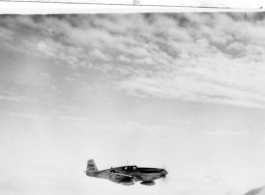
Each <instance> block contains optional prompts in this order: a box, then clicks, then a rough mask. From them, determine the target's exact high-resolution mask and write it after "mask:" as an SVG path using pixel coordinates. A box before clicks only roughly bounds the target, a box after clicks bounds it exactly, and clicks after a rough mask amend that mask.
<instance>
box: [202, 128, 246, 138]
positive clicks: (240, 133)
mask: <svg viewBox="0 0 265 195" xmlns="http://www.w3.org/2000/svg"><path fill="white" fill-rule="evenodd" d="M201 133H202V134H205V135H210V136H228V137H231V136H232V137H234V136H235V137H238V136H239V137H242V136H243V137H244V136H249V135H250V133H249V132H246V131H227V130H217V131H216V130H213V131H203V132H201Z"/></svg>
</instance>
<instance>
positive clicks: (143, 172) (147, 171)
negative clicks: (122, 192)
mask: <svg viewBox="0 0 265 195" xmlns="http://www.w3.org/2000/svg"><path fill="white" fill-rule="evenodd" d="M85 172H86V175H87V176H89V177H96V178H101V179H108V180H109V181H112V182H114V183H118V184H122V185H126V186H131V185H134V184H135V182H138V181H141V184H142V185H146V186H152V185H155V182H154V180H156V179H160V178H165V177H166V175H167V174H168V172H167V171H166V170H165V169H158V168H142V167H141V168H140V167H137V166H135V165H133V166H122V167H115V168H112V167H111V168H110V169H106V170H102V171H99V170H98V169H97V166H96V164H95V162H94V160H93V159H91V160H88V162H87V169H86V171H85Z"/></svg>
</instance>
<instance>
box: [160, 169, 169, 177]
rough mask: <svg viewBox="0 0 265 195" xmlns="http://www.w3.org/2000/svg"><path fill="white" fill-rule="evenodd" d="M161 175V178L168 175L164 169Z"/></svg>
mask: <svg viewBox="0 0 265 195" xmlns="http://www.w3.org/2000/svg"><path fill="white" fill-rule="evenodd" d="M161 174H162V176H163V177H165V176H166V175H167V174H168V172H167V171H166V170H165V169H162V171H161Z"/></svg>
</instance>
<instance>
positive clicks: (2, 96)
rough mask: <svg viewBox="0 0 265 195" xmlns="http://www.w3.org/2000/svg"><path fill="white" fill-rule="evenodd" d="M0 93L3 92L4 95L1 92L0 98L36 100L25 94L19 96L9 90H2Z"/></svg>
mask: <svg viewBox="0 0 265 195" xmlns="http://www.w3.org/2000/svg"><path fill="white" fill-rule="evenodd" d="M0 93H2V95H1V94H0V99H2V100H9V101H21V100H33V101H35V99H31V98H28V97H25V96H19V95H16V94H14V93H11V92H9V91H4V90H0Z"/></svg>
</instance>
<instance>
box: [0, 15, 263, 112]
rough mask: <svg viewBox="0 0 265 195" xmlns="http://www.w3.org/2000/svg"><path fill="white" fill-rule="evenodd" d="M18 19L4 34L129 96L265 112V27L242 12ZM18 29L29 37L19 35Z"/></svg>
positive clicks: (12, 19)
mask: <svg viewBox="0 0 265 195" xmlns="http://www.w3.org/2000/svg"><path fill="white" fill-rule="evenodd" d="M258 14H261V13H257V15H258ZM17 18H18V19H16V17H10V18H9V19H8V20H6V23H8V24H10V25H9V26H8V28H7V29H5V28H3V27H1V29H2V30H1V32H2V34H9V35H10V36H11V34H12V35H13V36H15V35H16V34H18V35H20V36H21V37H27V39H28V40H29V41H28V42H29V43H31V44H27V46H29V47H32V48H31V50H33V51H34V50H36V51H38V52H39V53H38V54H39V55H43V56H46V57H49V58H51V59H53V60H54V61H56V62H57V64H66V65H70V66H71V67H72V68H80V67H87V68H88V69H89V70H91V69H94V70H99V71H102V72H103V74H105V75H104V77H106V74H108V75H107V77H106V78H107V79H109V80H108V81H110V83H111V84H114V85H115V87H116V89H123V90H125V91H127V93H128V94H130V95H138V96H144V97H149V98H150V97H155V98H174V99H180V100H184V101H198V102H207V103H220V104H231V105H237V106H248V107H259V108H264V106H265V90H264V87H263V86H264V85H265V80H264V76H263V75H264V74H265V68H264V66H263V64H264V62H265V57H264V53H265V49H264V47H265V41H264V40H265V39H264V38H265V37H264V33H262V32H264V30H265V26H264V25H263V22H264V20H263V19H259V21H256V20H257V17H256V15H255V14H249V16H248V19H249V21H252V22H248V23H245V21H244V20H243V19H244V15H242V13H234V14H227V13H196V14H194V13H179V14H148V15H144V14H129V15H111V17H98V16H97V15H93V16H91V15H84V16H78V17H71V16H67V17H66V16H65V17H62V18H60V19H58V18H56V17H49V18H48V17H42V23H36V22H35V21H34V20H33V19H32V18H31V17H28V16H23V17H22V16H20V17H17ZM262 21H263V22H262ZM11 23H12V25H11ZM21 24H23V25H25V26H27V28H28V29H29V30H28V34H30V36H29V35H27V34H26V33H25V32H20V31H18V30H17V29H18V26H20V25H21ZM245 25H246V26H247V29H246V28H245ZM3 29H4V30H3ZM30 29H32V30H30ZM242 29H243V30H242ZM38 31H39V32H42V36H43V37H42V39H41V41H37V44H36V43H35V42H36V41H35V40H36V39H37V40H39V35H37V34H34V33H33V32H38ZM246 32H248V34H247V36H246V37H245V34H246ZM244 38H245V42H244ZM7 41H8V40H7ZM9 42H12V40H9ZM34 43H35V44H34ZM13 45H16V47H17V48H20V49H21V50H23V49H25V48H23V46H21V45H17V43H15V42H14V43H13ZM117 56H118V57H117ZM113 59H116V60H115V63H113V61H112V60H113ZM102 61H107V62H104V63H102ZM116 62H117V63H116ZM124 62H126V66H124V65H123V64H122V63H124ZM106 63H107V64H106ZM147 65H148V66H147ZM108 70H115V71H112V72H110V71H108Z"/></svg>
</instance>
